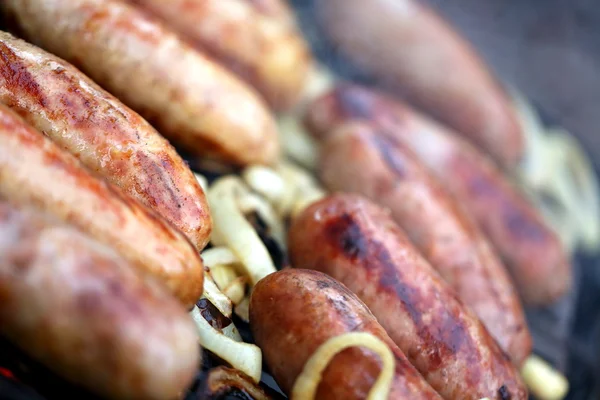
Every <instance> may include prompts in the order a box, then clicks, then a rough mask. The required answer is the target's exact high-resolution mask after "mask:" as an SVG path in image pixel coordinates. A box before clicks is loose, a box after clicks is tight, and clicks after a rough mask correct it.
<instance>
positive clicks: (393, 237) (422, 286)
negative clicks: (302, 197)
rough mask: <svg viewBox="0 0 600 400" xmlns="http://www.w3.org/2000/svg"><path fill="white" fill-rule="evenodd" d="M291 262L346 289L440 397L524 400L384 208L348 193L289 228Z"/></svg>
mask: <svg viewBox="0 0 600 400" xmlns="http://www.w3.org/2000/svg"><path fill="white" fill-rule="evenodd" d="M289 251H290V260H291V263H292V265H293V266H294V267H296V268H309V269H315V270H318V271H321V272H324V273H326V274H328V275H330V276H332V277H333V278H334V279H337V280H339V281H340V282H341V283H343V284H344V285H346V286H347V287H348V288H349V289H350V290H352V291H353V292H354V293H356V295H357V296H358V297H359V298H360V299H361V300H362V301H364V303H365V304H366V305H367V307H369V309H370V310H371V311H372V312H373V314H374V315H375V317H376V318H377V320H378V321H379V323H380V324H381V325H382V326H383V327H384V328H385V330H386V331H387V332H388V334H389V335H390V337H391V338H392V339H393V340H394V342H395V343H396V344H397V345H398V347H399V348H400V349H401V350H402V351H403V352H404V354H406V356H407V357H408V359H409V360H410V362H411V363H412V364H413V365H414V366H415V367H416V368H417V370H418V371H419V372H420V373H421V374H422V375H423V376H424V377H425V379H427V381H428V382H429V383H430V384H431V386H432V387H433V388H434V389H436V390H437V391H438V392H439V393H440V394H441V395H442V396H443V397H444V398H445V399H448V400H451V399H480V398H483V397H487V398H489V399H498V400H505V399H507V398H509V399H512V400H516V399H527V389H526V388H525V386H524V385H523V383H522V382H521V379H520V377H519V374H518V371H517V370H516V368H515V367H514V366H513V364H512V363H511V362H510V359H509V358H508V356H507V355H505V353H503V352H502V350H501V349H500V347H499V346H498V344H497V343H496V342H495V341H494V339H493V338H492V336H491V335H490V334H489V333H488V331H487V330H486V328H485V327H484V326H483V324H482V323H481V322H480V321H479V319H477V317H476V316H475V315H474V314H473V313H472V311H471V310H470V309H469V308H466V307H464V306H463V304H462V302H460V301H459V300H458V299H457V297H456V296H455V292H454V291H453V290H452V289H451V288H450V287H449V286H448V285H447V284H446V283H445V282H444V281H443V279H442V277H441V276H440V275H439V274H438V273H436V272H435V270H433V268H432V267H431V266H430V265H429V264H428V263H427V261H426V260H425V259H424V258H423V257H422V256H421V254H420V253H419V252H418V250H417V249H416V248H415V247H413V245H412V243H411V242H410V241H409V239H408V238H407V237H406V236H405V234H404V232H402V231H401V229H400V228H399V227H398V225H396V223H395V222H394V221H393V220H392V218H391V217H390V215H389V213H388V211H387V210H385V209H383V208H381V207H379V206H377V205H375V204H374V203H372V202H371V201H369V200H368V199H366V198H364V197H362V196H358V195H353V194H337V195H332V196H329V197H327V198H325V199H323V200H321V201H318V202H316V203H313V204H312V205H311V206H309V207H308V208H307V209H305V210H304V211H303V212H302V213H301V214H300V215H299V216H298V217H297V218H296V219H295V220H294V221H293V223H292V226H291V228H290V231H289Z"/></svg>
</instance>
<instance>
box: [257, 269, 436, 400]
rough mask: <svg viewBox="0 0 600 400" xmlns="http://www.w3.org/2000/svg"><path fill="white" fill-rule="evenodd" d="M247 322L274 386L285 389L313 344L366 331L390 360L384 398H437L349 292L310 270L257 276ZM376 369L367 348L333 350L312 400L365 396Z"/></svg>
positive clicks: (377, 364)
mask: <svg viewBox="0 0 600 400" xmlns="http://www.w3.org/2000/svg"><path fill="white" fill-rule="evenodd" d="M250 327H251V329H252V334H253V336H254V339H255V340H256V344H258V346H260V348H261V349H262V351H263V355H264V357H265V361H266V362H267V365H268V366H269V368H270V371H271V372H272V373H273V377H274V378H275V380H276V381H277V383H278V384H279V386H280V387H281V388H282V389H283V390H284V391H285V392H286V393H288V394H289V393H290V390H291V389H292V387H293V385H294V383H295V381H296V377H297V376H298V375H299V374H300V372H302V369H303V368H304V364H305V363H306V361H307V360H308V359H309V357H310V356H311V355H312V354H313V353H314V352H315V350H317V348H318V347H319V346H320V345H321V344H323V343H324V342H325V341H327V340H328V339H330V338H332V337H335V336H338V335H341V334H344V333H347V332H354V331H358V332H368V333H371V334H373V335H375V336H376V337H377V338H379V339H381V340H382V341H383V342H384V343H386V344H387V345H389V347H390V349H391V350H392V353H393V355H394V358H395V362H396V373H395V375H394V380H393V383H392V388H391V391H390V396H389V398H390V399H411V400H412V399H439V398H440V397H439V395H438V394H437V393H435V391H434V390H433V389H432V388H431V387H430V386H429V385H428V384H427V382H425V380H424V379H423V377H422V376H421V375H419V373H418V372H417V371H416V370H415V369H414V367H413V366H412V365H410V363H409V362H408V361H407V359H406V356H405V355H404V354H403V353H402V352H401V351H400V349H398V347H397V346H396V345H395V344H394V343H393V342H392V340H391V339H390V338H389V336H388V335H387V334H386V332H385V330H384V329H383V328H382V327H381V325H379V323H378V322H377V320H376V319H375V317H373V314H371V312H370V311H369V309H368V308H367V307H366V306H365V305H364V303H363V302H361V301H360V300H359V299H358V298H357V297H356V296H355V295H354V294H353V293H352V292H350V291H349V290H348V288H346V287H345V286H344V285H342V284H340V283H339V282H337V281H335V280H334V279H332V278H331V277H329V276H327V275H325V274H322V273H320V272H316V271H308V270H299V269H284V270H281V271H279V272H275V273H273V274H271V275H268V276H267V277H265V278H263V279H262V280H260V281H259V282H258V283H257V284H256V286H255V287H254V290H253V292H252V296H251V298H250ZM380 370H381V363H380V361H379V358H378V356H377V355H376V354H375V353H373V352H372V351H371V350H367V349H363V348H359V347H353V348H349V349H346V350H344V351H342V352H340V353H339V354H337V355H336V356H335V357H334V358H333V359H332V360H331V363H329V365H328V366H327V368H326V369H325V371H324V373H323V379H322V380H321V383H320V384H319V387H318V391H317V396H316V398H317V399H331V400H334V399H348V400H355V399H356V400H359V399H365V398H366V397H367V393H368V392H369V390H370V389H371V387H372V386H373V384H374V383H375V379H377V376H378V375H379V371H380Z"/></svg>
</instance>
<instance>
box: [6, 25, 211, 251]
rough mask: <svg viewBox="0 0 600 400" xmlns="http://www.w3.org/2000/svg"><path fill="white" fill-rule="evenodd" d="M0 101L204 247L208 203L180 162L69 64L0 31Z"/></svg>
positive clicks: (165, 144) (134, 116)
mask: <svg viewBox="0 0 600 400" xmlns="http://www.w3.org/2000/svg"><path fill="white" fill-rule="evenodd" d="M0 102H1V103H4V104H6V105H8V106H9V107H11V108H12V109H13V110H15V111H16V112H17V113H19V114H20V115H21V116H22V117H23V118H24V119H25V120H26V121H27V122H28V123H30V124H31V125H32V126H34V127H35V128H37V129H38V130H39V131H41V132H44V133H45V134H46V135H48V136H49V137H50V138H51V139H52V140H53V141H54V142H56V143H57V144H58V146H59V147H61V148H63V149H65V150H67V151H69V152H70V153H72V154H74V155H76V156H77V158H79V160H80V161H81V162H82V163H83V164H84V165H85V166H86V167H87V168H88V169H90V170H91V171H93V172H94V173H96V174H97V175H100V176H102V177H103V178H105V179H106V180H108V181H109V182H111V183H113V184H114V185H116V186H118V187H120V188H121V189H122V190H123V191H124V192H125V193H127V194H128V195H130V196H132V197H133V198H135V199H137V200H139V201H140V202H142V203H143V204H145V205H146V206H148V207H150V208H152V209H153V210H155V211H156V212H157V213H159V214H160V215H161V216H163V217H165V219H167V220H168V221H169V222H171V223H172V224H174V225H175V226H176V227H177V228H179V229H180V230H181V231H182V232H184V233H185V234H186V235H187V236H188V237H189V238H190V240H191V241H192V242H193V244H194V245H195V246H196V248H197V249H198V250H202V249H203V248H204V246H206V244H207V242H208V239H209V236H210V232H211V219H210V214H209V212H208V204H207V201H206V198H205V196H204V192H203V191H202V189H201V188H200V186H199V184H198V182H197V181H196V179H195V177H194V175H193V174H192V172H191V171H190V170H189V168H188V167H187V165H186V164H185V163H184V162H183V160H182V159H181V157H180V156H179V155H178V154H177V153H176V151H175V149H174V148H173V147H172V146H171V145H170V144H169V143H168V142H167V141H166V140H165V139H164V138H163V137H162V136H160V135H159V134H158V132H156V130H154V128H152V126H151V125H150V124H149V123H148V122H146V121H145V120H144V119H143V118H142V117H140V116H139V115H138V114H136V113H135V112H134V111H132V110H131V109H129V108H128V107H126V106H125V105H124V104H122V103H121V102H120V101H118V100H117V99H116V98H114V97H113V96H111V95H110V94H108V93H107V92H105V91H104V90H102V89H101V88H100V87H99V86H98V85H96V84H95V83H94V82H92V81H91V80H90V79H89V78H87V77H86V76H84V75H83V74H82V73H81V72H80V71H78V70H76V69H75V68H74V67H73V66H72V65H69V64H68V63H66V62H64V61H63V60H60V59H59V58H57V57H55V56H53V55H51V54H48V53H47V52H45V51H43V50H41V49H39V48H37V47H35V46H33V45H31V44H29V43H27V42H25V41H23V40H20V39H17V38H15V37H13V36H12V35H10V34H8V33H4V32H0Z"/></svg>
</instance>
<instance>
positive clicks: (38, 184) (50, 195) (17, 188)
mask: <svg viewBox="0 0 600 400" xmlns="http://www.w3.org/2000/svg"><path fill="white" fill-rule="evenodd" d="M0 149H2V151H1V152H0V196H2V197H4V198H6V199H8V200H9V201H11V202H14V203H15V204H31V205H34V206H36V207H38V208H40V209H42V210H44V211H46V212H48V213H50V214H53V215H55V216H57V217H58V218H59V219H61V220H63V221H67V222H69V223H71V224H73V225H75V226H77V227H79V228H80V229H81V230H83V231H84V232H86V233H88V234H89V235H90V236H92V237H93V238H94V239H96V240H98V241H99V242H101V243H104V244H105V245H108V246H111V247H113V248H114V249H116V250H117V251H118V252H119V253H120V254H121V255H122V256H123V257H125V258H126V259H127V260H128V261H129V262H131V263H132V264H134V265H136V266H137V267H139V268H140V269H142V270H145V271H147V272H149V273H151V274H152V275H154V276H156V277H158V278H159V279H160V280H162V281H163V282H165V283H166V284H167V286H168V287H169V288H170V289H171V290H172V291H173V292H174V293H175V295H176V296H177V297H179V299H180V300H181V301H182V302H183V304H185V305H186V306H189V307H191V306H192V305H193V304H194V303H195V302H196V300H197V299H198V297H199V296H200V295H201V294H202V289H203V280H204V268H203V266H202V260H201V259H200V256H199V254H198V252H197V251H196V249H195V248H194V247H193V246H192V244H191V243H190V241H189V240H188V239H187V238H186V237H185V236H184V235H183V233H181V232H180V231H179V230H177V229H175V228H174V227H172V226H171V225H170V224H169V223H167V222H166V221H164V220H163V219H162V218H161V217H159V216H158V214H155V213H154V212H153V211H151V210H150V209H148V208H146V207H145V206H143V205H142V204H140V203H139V202H137V201H136V200H134V199H132V198H130V197H128V196H126V195H124V194H123V193H122V192H121V191H120V189H118V188H117V187H114V186H112V185H111V184H109V183H107V182H105V181H103V180H100V179H98V178H96V177H94V176H93V175H91V173H89V172H88V171H87V170H86V169H85V168H84V167H83V166H82V165H81V163H80V162H79V161H77V159H76V158H75V157H74V156H72V155H71V154H69V153H67V152H65V151H63V150H61V149H60V148H59V147H58V146H57V145H56V144H55V143H53V142H52V141H51V140H50V139H48V138H47V137H45V136H44V135H42V134H41V133H39V132H37V131H35V130H34V129H33V128H32V127H30V126H29V125H27V124H26V123H25V122H24V121H23V120H22V119H21V118H20V117H19V116H17V115H16V114H15V113H14V112H13V111H11V110H10V109H8V108H6V107H5V106H3V105H0Z"/></svg>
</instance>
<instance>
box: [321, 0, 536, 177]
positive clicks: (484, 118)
mask: <svg viewBox="0 0 600 400" xmlns="http://www.w3.org/2000/svg"><path fill="white" fill-rule="evenodd" d="M316 4H317V9H318V16H319V17H320V18H319V20H320V21H321V25H322V26H323V29H324V30H325V32H327V33H328V35H329V36H330V37H331V39H332V40H333V41H334V43H335V45H336V48H339V49H340V50H341V51H342V52H343V53H344V54H345V55H346V56H348V57H349V58H350V59H351V60H352V61H353V62H355V63H356V64H357V65H358V66H360V67H361V68H363V69H364V70H366V71H369V72H370V73H372V74H374V75H376V76H377V77H379V78H380V80H381V84H382V86H383V85H385V87H388V88H394V89H396V90H397V91H399V92H400V93H401V94H402V95H403V96H405V98H408V99H409V101H410V102H412V103H414V104H415V105H417V106H418V107H420V108H422V109H423V110H425V111H426V112H427V113H428V114H430V115H433V116H435V117H436V118H437V119H438V120H440V121H442V122H443V123H445V124H447V125H449V126H451V127H453V128H454V129H456V130H457V131H458V132H460V133H461V134H463V135H465V137H466V138H468V139H469V140H471V141H472V142H473V143H476V144H477V145H479V146H480V147H481V148H482V149H484V150H485V151H487V152H488V153H489V154H491V155H493V156H494V157H495V158H496V159H497V160H498V161H499V162H501V163H502V164H503V165H505V166H507V167H513V166H515V165H516V164H517V163H518V162H519V160H520V158H521V157H522V156H523V151H524V146H525V142H524V137H523V133H522V132H521V129H520V127H519V125H518V121H517V118H516V114H515V112H514V110H513V109H512V107H511V104H510V101H509V99H508V96H507V95H506V93H505V91H504V89H503V88H502V87H501V85H500V84H499V83H498V82H497V81H496V79H495V77H494V76H493V74H492V73H491V72H490V70H489V69H488V67H487V66H486V65H485V62H484V61H483V60H482V59H481V58H480V57H479V55H478V54H477V53H476V51H475V49H473V47H472V46H471V45H470V44H469V43H468V42H467V41H466V40H465V39H464V38H462V37H461V36H460V34H459V33H458V32H457V31H455V29H454V28H453V27H451V26H450V25H449V24H448V23H447V22H446V21H444V20H443V19H442V18H441V17H440V16H439V15H438V14H437V13H435V12H434V11H433V10H431V9H430V8H429V7H427V6H426V5H424V4H422V2H420V1H415V0H370V1H364V0H319V1H317V3H316Z"/></svg>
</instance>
